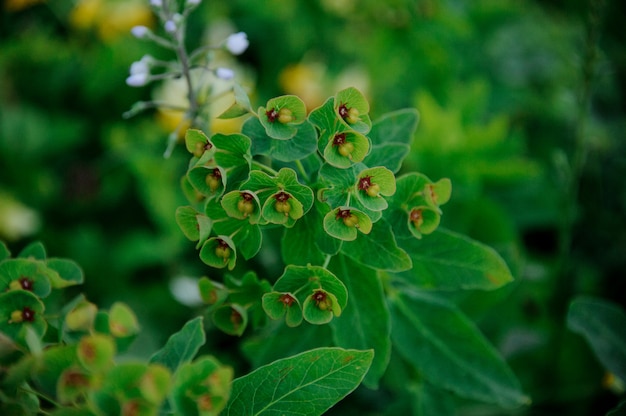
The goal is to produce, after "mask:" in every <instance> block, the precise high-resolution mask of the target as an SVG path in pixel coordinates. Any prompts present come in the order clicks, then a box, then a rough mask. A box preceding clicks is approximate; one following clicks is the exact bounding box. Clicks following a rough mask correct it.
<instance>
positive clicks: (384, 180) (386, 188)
mask: <svg viewBox="0 0 626 416" xmlns="http://www.w3.org/2000/svg"><path fill="white" fill-rule="evenodd" d="M395 192H396V178H395V176H394V175H393V172H391V171H390V170H389V169H387V168H385V167H382V166H377V167H374V168H369V169H365V170H363V171H361V173H359V176H358V177H357V178H356V181H355V183H354V193H355V194H356V197H357V199H358V200H359V202H361V204H363V206H365V207H367V208H368V209H370V210H372V211H382V210H384V209H385V208H387V206H388V204H387V200H385V199H384V198H383V197H382V195H384V196H391V195H393V194H394V193H395Z"/></svg>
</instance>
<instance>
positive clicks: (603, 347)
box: [567, 296, 626, 380]
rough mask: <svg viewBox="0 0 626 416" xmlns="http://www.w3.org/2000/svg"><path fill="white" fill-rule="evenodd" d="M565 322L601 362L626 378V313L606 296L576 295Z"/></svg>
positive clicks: (623, 378)
mask: <svg viewBox="0 0 626 416" xmlns="http://www.w3.org/2000/svg"><path fill="white" fill-rule="evenodd" d="M567 326H568V327H569V328H570V329H571V330H572V331H574V332H576V333H578V334H580V335H582V336H583V337H585V339H586V340H587V342H588V343H589V345H590V346H591V348H592V349H593V352H594V353H595V354H596V356H597V357H598V360H600V362H601V363H602V365H603V366H604V367H605V368H606V369H607V370H608V371H610V372H612V373H613V374H615V375H616V376H617V377H619V378H620V379H621V380H626V332H624V329H625V328H626V313H625V312H624V309H623V308H621V307H620V306H619V305H617V304H615V303H613V302H609V301H607V300H603V299H599V298H594V297H589V296H579V297H577V298H575V299H574V300H573V301H572V302H571V303H570V307H569V311H568V314H567Z"/></svg>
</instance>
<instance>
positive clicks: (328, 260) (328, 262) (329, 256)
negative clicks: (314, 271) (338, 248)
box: [322, 254, 333, 269]
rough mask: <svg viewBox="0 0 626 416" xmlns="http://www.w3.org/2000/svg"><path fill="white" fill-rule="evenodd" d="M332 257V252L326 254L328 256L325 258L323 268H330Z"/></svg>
mask: <svg viewBox="0 0 626 416" xmlns="http://www.w3.org/2000/svg"><path fill="white" fill-rule="evenodd" d="M332 258H333V256H332V255H331V254H327V255H326V258H325V259H324V264H322V268H323V269H328V265H329V264H330V259H332Z"/></svg>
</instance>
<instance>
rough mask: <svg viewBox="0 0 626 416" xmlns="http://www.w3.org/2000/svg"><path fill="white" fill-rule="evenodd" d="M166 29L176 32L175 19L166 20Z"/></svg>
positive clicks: (168, 31) (169, 31)
mask: <svg viewBox="0 0 626 416" xmlns="http://www.w3.org/2000/svg"><path fill="white" fill-rule="evenodd" d="M165 31H166V32H167V33H174V32H176V23H175V22H174V21H173V20H168V21H167V22H165Z"/></svg>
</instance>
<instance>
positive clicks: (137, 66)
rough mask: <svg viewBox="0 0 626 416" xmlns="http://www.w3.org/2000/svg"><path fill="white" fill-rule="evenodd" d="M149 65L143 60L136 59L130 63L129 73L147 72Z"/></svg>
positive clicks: (148, 71)
mask: <svg viewBox="0 0 626 416" xmlns="http://www.w3.org/2000/svg"><path fill="white" fill-rule="evenodd" d="M149 73H150V66H149V65H148V63H147V62H145V61H136V62H133V63H132V64H130V74H131V75H138V74H146V75H147V74H149Z"/></svg>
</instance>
